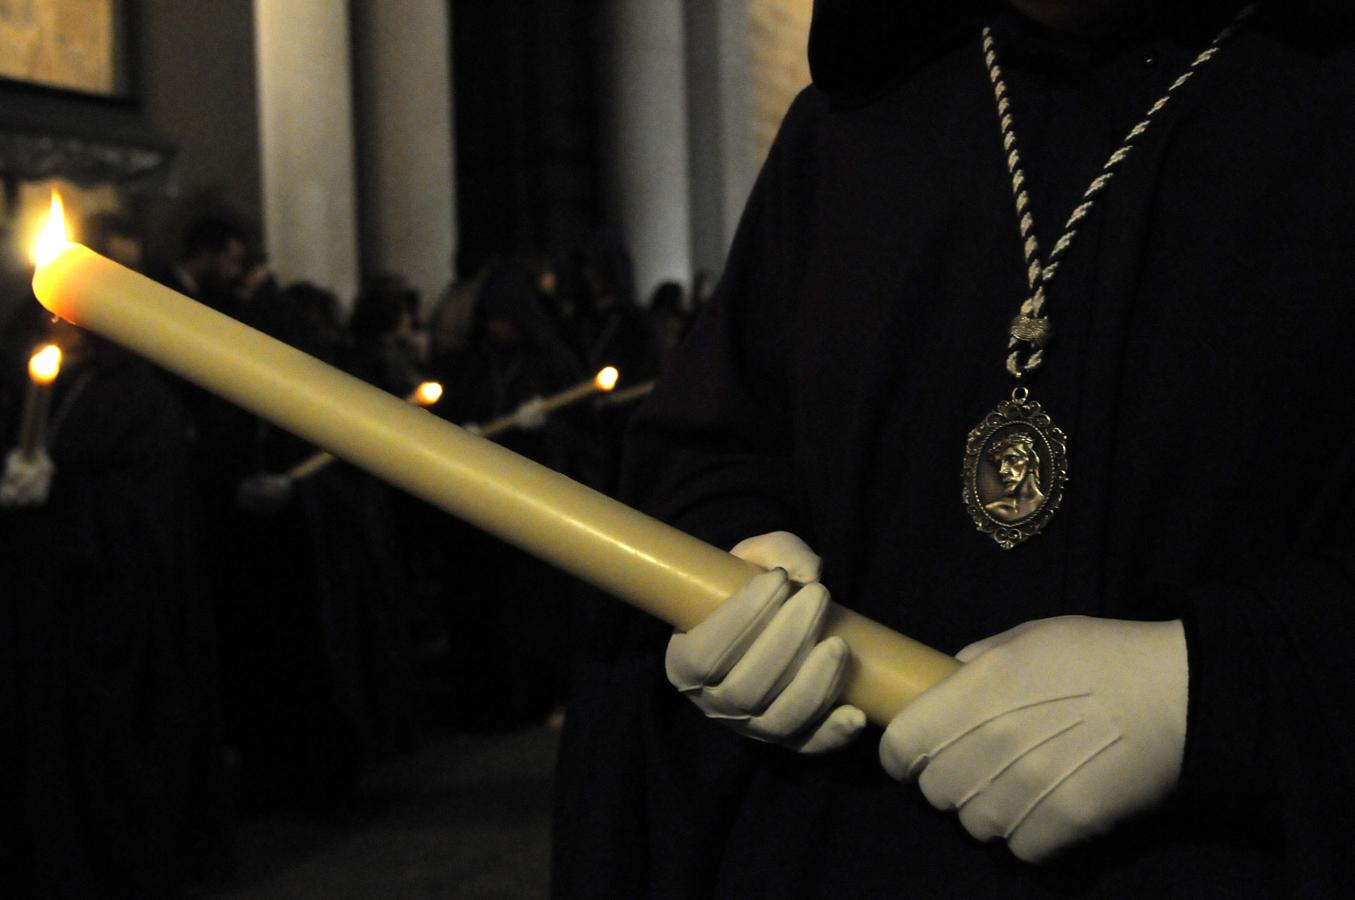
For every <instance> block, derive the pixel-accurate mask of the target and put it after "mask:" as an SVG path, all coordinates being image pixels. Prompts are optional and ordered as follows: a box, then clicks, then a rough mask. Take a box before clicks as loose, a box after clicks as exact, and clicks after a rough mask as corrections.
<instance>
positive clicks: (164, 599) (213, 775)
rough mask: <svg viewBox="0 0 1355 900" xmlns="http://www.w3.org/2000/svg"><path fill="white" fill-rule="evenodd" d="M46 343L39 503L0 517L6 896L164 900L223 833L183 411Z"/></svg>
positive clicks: (214, 854)
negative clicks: (48, 367) (53, 357)
mask: <svg viewBox="0 0 1355 900" xmlns="http://www.w3.org/2000/svg"><path fill="white" fill-rule="evenodd" d="M59 329H60V331H61V333H60V334H59V335H58V336H57V339H58V341H59V342H60V343H61V345H62V346H63V347H64V348H65V352H66V360H65V363H64V368H63V370H62V372H61V377H60V378H58V379H57V381H56V383H55V385H54V397H53V404H52V415H51V420H50V423H49V427H48V432H47V436H48V440H47V450H48V452H49V453H50V457H51V459H52V461H53V462H54V464H55V471H54V475H53V478H52V483H51V492H50V495H49V496H48V497H47V499H46V501H45V502H44V503H43V504H41V505H38V506H31V507H26V508H10V509H3V510H0V545H3V546H4V547H5V558H6V564H5V565H4V566H3V569H2V570H0V597H3V598H4V602H3V604H0V620H3V621H0V635H2V636H3V637H2V638H0V640H3V643H4V646H5V652H4V654H3V658H4V664H5V675H4V678H3V680H4V682H5V690H4V695H5V696H4V697H3V698H0V699H2V700H3V701H5V702H4V703H3V706H4V710H3V715H4V718H5V720H6V723H7V727H6V728H5V729H4V735H3V739H0V744H3V745H4V748H5V750H6V751H7V752H5V753H4V754H3V755H4V757H5V759H6V765H7V773H6V775H7V778H8V777H11V776H17V778H16V782H15V784H16V785H17V792H16V793H15V794H13V795H11V796H9V797H8V798H7V800H8V802H7V803H6V805H5V811H4V816H3V818H4V820H5V822H6V825H7V826H10V827H11V828H14V829H15V830H14V831H12V832H9V833H8V834H7V836H6V839H5V840H4V841H3V843H4V847H5V850H4V855H5V856H7V857H8V861H7V864H6V865H5V867H4V874H5V886H6V890H7V891H13V892H14V893H13V895H14V896H34V897H38V896H41V897H161V896H174V895H176V894H177V893H178V892H179V891H180V890H181V889H182V888H183V886H184V885H185V883H186V882H187V881H189V880H192V879H193V878H195V877H200V876H202V875H203V874H205V872H206V871H207V869H209V868H216V867H219V866H220V865H221V864H222V863H223V856H224V854H225V852H226V838H227V835H226V829H227V825H228V808H227V803H226V796H225V789H224V781H223V771H222V766H221V758H222V757H221V734H220V719H219V713H218V706H217V692H216V687H217V686H216V676H217V672H216V665H215V660H216V656H215V628H214V620H213V617H212V615H211V609H210V607H209V605H208V604H207V602H206V599H205V595H204V593H203V591H202V590H201V588H200V584H199V582H198V579H197V575H196V566H195V562H196V560H195V554H194V544H193V541H192V533H193V528H192V525H191V520H190V516H189V490H188V481H187V473H186V465H187V449H186V446H185V442H184V416H183V411H182V410H181V409H180V408H179V406H178V403H177V401H176V399H175V396H174V393H173V392H172V390H171V389H170V388H169V387H168V386H167V385H166V384H165V383H164V382H163V381H162V380H161V378H160V377H159V375H158V374H157V373H156V372H155V371H154V370H153V369H152V368H151V367H150V366H148V365H146V364H145V363H143V362H141V361H139V360H137V359H135V358H134V357H132V356H131V355H130V354H128V353H127V352H125V351H123V350H121V349H120V348H117V347H115V346H113V345H112V344H109V343H107V342H106V341H103V340H101V339H99V338H97V337H93V336H90V335H87V334H84V333H82V332H79V331H78V330H76V329H75V328H74V327H65V326H59ZM9 766H14V767H15V768H14V769H10V768H8V767H9ZM6 831H7V832H8V831H9V829H8V828H7V829H6Z"/></svg>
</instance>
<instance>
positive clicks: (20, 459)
mask: <svg viewBox="0 0 1355 900" xmlns="http://www.w3.org/2000/svg"><path fill="white" fill-rule="evenodd" d="M55 474H56V466H55V465H54V464H53V463H52V458H51V457H50V456H48V455H47V451H46V450H44V449H42V448H41V447H39V448H38V452H37V453H36V454H35V455H34V456H25V455H24V454H23V452H22V451H20V450H19V448H17V447H15V448H14V449H13V450H11V451H9V453H8V454H6V456H5V474H4V477H3V479H0V506H2V507H18V506H42V505H43V504H44V503H46V502H47V494H48V492H49V491H50V490H51V489H52V476H53V475H55Z"/></svg>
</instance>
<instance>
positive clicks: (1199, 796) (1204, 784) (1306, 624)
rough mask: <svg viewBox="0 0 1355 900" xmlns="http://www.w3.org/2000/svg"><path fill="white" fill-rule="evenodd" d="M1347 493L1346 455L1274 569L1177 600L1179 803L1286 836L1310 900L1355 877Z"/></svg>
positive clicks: (1351, 533)
mask: <svg viewBox="0 0 1355 900" xmlns="http://www.w3.org/2000/svg"><path fill="white" fill-rule="evenodd" d="M1353 491H1355V447H1351V448H1349V449H1348V450H1347V452H1346V454H1345V458H1344V459H1343V460H1342V461H1341V462H1340V463H1339V464H1338V465H1337V466H1336V470H1335V474H1334V475H1333V476H1332V477H1331V478H1330V479H1328V481H1327V484H1326V485H1325V486H1324V488H1323V490H1322V491H1321V494H1320V499H1319V501H1318V502H1317V503H1316V505H1315V509H1314V510H1313V511H1312V512H1311V513H1310V514H1309V516H1308V518H1307V521H1306V523H1305V526H1304V528H1303V530H1302V533H1301V535H1300V537H1299V540H1298V542H1297V543H1296V544H1295V547H1294V549H1293V552H1292V553H1291V554H1290V556H1289V557H1288V559H1287V560H1286V561H1285V562H1284V563H1283V564H1282V565H1280V566H1278V567H1277V568H1276V569H1275V570H1274V571H1272V572H1270V573H1268V574H1267V575H1266V576H1264V577H1260V578H1256V579H1252V580H1249V582H1245V583H1244V582H1239V583H1236V584H1232V585H1227V586H1224V585H1215V586H1210V587H1193V588H1189V589H1181V590H1179V592H1178V595H1177V597H1176V603H1177V604H1178V609H1179V610H1180V612H1181V615H1182V618H1183V620H1184V622H1185V625H1186V638H1187V645H1188V649H1189V655H1190V695H1189V696H1190V706H1189V711H1188V721H1187V735H1186V752H1185V760H1184V766H1183V772H1182V781H1181V789H1182V791H1181V792H1182V795H1183V797H1184V798H1185V799H1186V800H1187V802H1188V803H1189V804H1190V806H1191V807H1193V808H1194V809H1196V810H1203V811H1204V812H1205V813H1206V815H1207V816H1209V817H1213V818H1215V819H1217V820H1219V821H1227V820H1229V819H1231V820H1233V821H1234V822H1236V821H1244V822H1246V821H1250V822H1252V823H1253V824H1254V826H1255V827H1256V828H1258V829H1260V830H1261V831H1266V830H1270V831H1271V832H1272V833H1276V832H1278V833H1279V834H1281V835H1283V844H1284V846H1285V848H1286V854H1287V855H1289V856H1290V857H1291V865H1290V868H1291V871H1293V872H1296V873H1303V874H1302V875H1301V878H1302V879H1304V880H1305V881H1304V883H1305V884H1306V888H1305V890H1308V889H1311V890H1312V891H1314V892H1316V893H1315V894H1314V895H1318V894H1328V895H1335V894H1336V893H1339V891H1338V890H1337V888H1338V886H1339V885H1341V884H1346V885H1348V884H1350V883H1353V882H1352V881H1350V880H1349V879H1351V878H1353V877H1355V866H1352V864H1351V861H1350V853H1349V849H1348V841H1349V835H1350V834H1351V833H1352V829H1355V789H1352V786H1353V784H1355V777H1352V776H1355V765H1352V763H1351V758H1352V748H1351V738H1352V736H1355V678H1352V677H1351V672H1350V665H1349V655H1350V650H1351V642H1352V638H1353V637H1355V526H1353V525H1352V522H1351V516H1350V514H1349V509H1348V503H1347V502H1346V498H1348V497H1350V496H1352V492H1353Z"/></svg>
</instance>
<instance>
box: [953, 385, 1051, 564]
mask: <svg viewBox="0 0 1355 900" xmlns="http://www.w3.org/2000/svg"><path fill="white" fill-rule="evenodd" d="M1067 480H1068V437H1067V435H1065V434H1064V433H1063V430H1062V429H1060V428H1059V427H1058V426H1056V425H1055V424H1054V423H1053V421H1052V420H1051V419H1050V418H1049V414H1048V413H1047V412H1045V411H1044V409H1043V408H1042V407H1041V406H1040V404H1039V403H1037V402H1035V401H1034V400H1031V399H1030V398H1029V394H1028V392H1027V391H1026V390H1025V388H1023V387H1018V388H1017V389H1016V390H1015V391H1013V392H1012V399H1010V400H1004V401H1002V402H1001V403H999V404H998V405H997V407H996V408H994V409H993V411H992V412H990V413H989V414H988V415H987V416H985V417H984V419H983V421H982V422H980V423H979V424H978V425H976V426H975V427H974V429H973V430H972V431H970V432H969V439H968V441H967V442H966V446H965V460H964V500H965V507H966V508H967V509H968V510H969V515H970V517H971V518H973V520H974V524H975V526H976V527H977V528H978V530H979V531H981V532H983V533H984V534H988V535H991V536H992V538H993V540H994V541H996V542H997V545H998V546H999V547H1001V548H1002V549H1003V550H1010V549H1012V548H1013V547H1015V546H1016V545H1017V544H1019V543H1021V542H1023V541H1026V540H1029V539H1030V538H1032V537H1034V536H1035V535H1037V534H1039V533H1040V532H1041V531H1042V530H1043V529H1044V527H1045V525H1046V524H1048V522H1049V517H1050V516H1052V515H1053V514H1054V510H1056V509H1058V507H1059V503H1060V502H1061V501H1062V500H1063V486H1064V483H1065V482H1066V481H1067Z"/></svg>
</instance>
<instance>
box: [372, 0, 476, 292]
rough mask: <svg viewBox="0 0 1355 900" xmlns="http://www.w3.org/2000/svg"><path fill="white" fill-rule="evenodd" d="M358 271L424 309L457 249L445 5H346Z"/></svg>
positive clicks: (429, 1)
mask: <svg viewBox="0 0 1355 900" xmlns="http://www.w3.org/2000/svg"><path fill="white" fill-rule="evenodd" d="M352 3H353V38H354V68H355V74H356V78H355V85H356V90H355V99H356V102H357V110H356V112H357V152H358V176H359V185H360V189H359V198H360V209H361V216H360V217H359V221H360V225H359V228H360V235H361V246H362V267H363V271H364V272H367V273H373V272H391V273H394V274H397V275H401V276H403V277H404V278H406V279H407V280H408V281H409V283H410V285H411V286H413V287H414V288H415V289H416V290H418V291H419V294H420V295H421V297H422V298H423V301H424V303H425V305H427V304H430V303H432V302H433V301H435V300H436V299H437V297H438V295H439V294H440V293H441V291H442V290H443V288H445V287H446V286H447V283H448V281H450V279H451V277H452V254H453V252H454V249H455V243H456V240H455V238H456V235H455V228H456V206H455V189H454V185H453V173H454V164H453V150H452V84H451V47H450V28H449V24H450V23H449V21H448V3H447V2H446V0H352Z"/></svg>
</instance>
